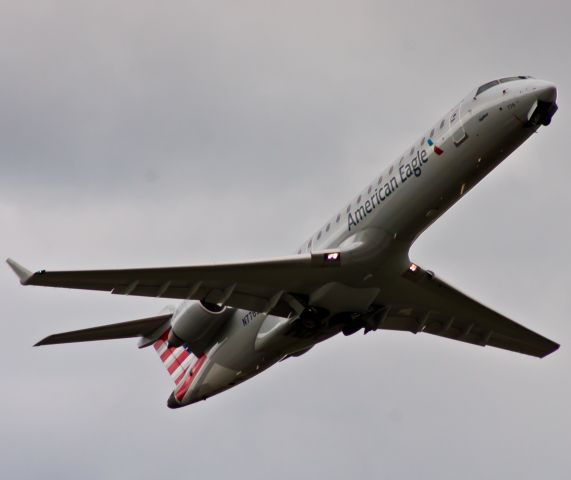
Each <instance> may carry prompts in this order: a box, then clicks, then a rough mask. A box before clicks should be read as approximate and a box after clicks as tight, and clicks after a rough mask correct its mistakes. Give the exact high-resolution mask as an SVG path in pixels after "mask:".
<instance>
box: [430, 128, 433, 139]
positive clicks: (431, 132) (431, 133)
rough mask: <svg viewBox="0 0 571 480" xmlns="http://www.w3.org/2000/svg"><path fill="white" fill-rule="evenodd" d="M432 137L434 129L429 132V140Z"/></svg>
mask: <svg viewBox="0 0 571 480" xmlns="http://www.w3.org/2000/svg"><path fill="white" fill-rule="evenodd" d="M432 137H434V128H433V129H432V130H430V138H432Z"/></svg>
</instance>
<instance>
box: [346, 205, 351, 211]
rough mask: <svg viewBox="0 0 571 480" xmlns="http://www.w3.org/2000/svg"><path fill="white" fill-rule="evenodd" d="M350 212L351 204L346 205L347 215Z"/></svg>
mask: <svg viewBox="0 0 571 480" xmlns="http://www.w3.org/2000/svg"><path fill="white" fill-rule="evenodd" d="M350 211H351V204H349V205H347V213H349V212H350Z"/></svg>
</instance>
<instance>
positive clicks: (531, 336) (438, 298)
mask: <svg viewBox="0 0 571 480" xmlns="http://www.w3.org/2000/svg"><path fill="white" fill-rule="evenodd" d="M399 291H400V292H401V293H400V296H401V297H402V298H395V300H396V301H395V305H394V306H391V307H390V308H385V309H384V310H381V311H380V312H379V313H377V315H376V318H375V319H374V321H375V322H376V324H375V325H374V327H373V328H383V329H389V330H404V331H409V332H412V333H420V332H425V333H430V334H432V335H438V336H440V337H445V338H450V339H452V340H459V341H462V342H468V343H472V344H476V345H481V346H486V345H490V346H492V347H497V348H502V349H505V350H511V351H514V352H519V353H523V354H526V355H532V356H535V357H540V358H542V357H545V356H546V355H549V354H550V353H552V352H554V351H555V350H557V349H558V348H559V345H558V344H557V343H555V342H553V341H551V340H549V339H547V338H545V337H543V336H541V335H539V334H537V333H535V332H533V331H531V330H529V329H527V328H525V327H523V326H522V325H519V324H518V323H516V322H514V321H512V320H510V319H509V318H506V317H504V316H503V315H500V314H499V313H497V312H495V311H493V310H491V309H489V308H487V307H485V306H484V305H482V304H480V303H479V302H477V301H475V300H473V299H471V298H469V297H468V296H466V295H464V294H463V293H461V292H460V291H458V290H457V289H455V288H454V287H452V286H451V285H449V284H447V283H445V282H444V281H442V280H440V279H438V278H437V277H436V276H435V275H434V274H433V273H432V272H428V271H425V270H423V269H421V268H420V267H418V266H417V265H412V266H411V268H410V269H409V270H408V271H407V272H406V273H405V274H404V275H403V278H402V279H401V285H400V287H399ZM397 295H399V294H397Z"/></svg>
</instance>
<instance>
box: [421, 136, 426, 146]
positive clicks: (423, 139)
mask: <svg viewBox="0 0 571 480" xmlns="http://www.w3.org/2000/svg"><path fill="white" fill-rule="evenodd" d="M425 140H426V138H425V137H422V140H421V141H420V146H421V147H422V146H423V145H424V141H425Z"/></svg>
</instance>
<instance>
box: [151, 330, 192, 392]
mask: <svg viewBox="0 0 571 480" xmlns="http://www.w3.org/2000/svg"><path fill="white" fill-rule="evenodd" d="M169 332H170V328H169V329H168V330H167V331H166V332H164V333H163V334H162V335H161V336H160V338H159V339H158V340H157V341H156V342H155V343H153V347H155V351H156V352H157V355H158V356H159V358H160V359H161V362H163V364H164V366H165V368H166V369H167V371H168V373H169V375H170V376H171V378H172V379H173V381H174V383H175V385H176V386H177V387H178V386H179V385H180V383H181V382H182V380H183V378H184V375H185V373H186V372H187V371H188V369H189V368H190V367H191V366H192V365H193V364H194V363H195V362H196V356H195V355H193V354H192V352H191V351H190V350H189V349H188V346H187V345H186V344H184V345H182V346H180V347H169V345H168V342H167V339H168V336H169Z"/></svg>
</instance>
